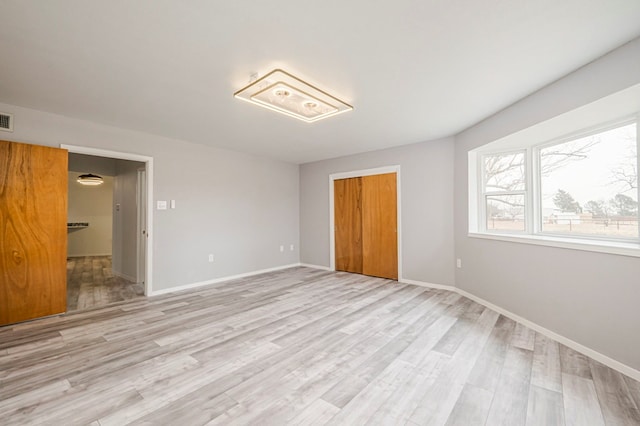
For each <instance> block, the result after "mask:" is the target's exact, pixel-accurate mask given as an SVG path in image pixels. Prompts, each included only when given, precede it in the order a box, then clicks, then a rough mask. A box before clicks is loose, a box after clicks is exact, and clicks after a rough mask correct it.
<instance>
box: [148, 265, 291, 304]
mask: <svg viewBox="0 0 640 426" xmlns="http://www.w3.org/2000/svg"><path fill="white" fill-rule="evenodd" d="M296 266H300V264H299V263H291V264H289V265H283V266H276V267H274V268H267V269H260V270H258V271H251V272H245V273H242V274H237V275H229V276H226V277H220V278H214V279H212V280H206V281H200V282H195V283H191V284H184V285H180V286H176V287H171V288H165V289H162V290H153V289H151V290H150V291H149V294H148V296H159V295H161V294H168V293H175V292H177V291H183V290H190V289H194V288H198V287H204V286H207V285H211V284H218V283H221V282H224V281H230V280H235V279H238V278H246V277H251V276H253V275H260V274H264V273H267V272H274V271H280V270H282V269H289V268H295V267H296Z"/></svg>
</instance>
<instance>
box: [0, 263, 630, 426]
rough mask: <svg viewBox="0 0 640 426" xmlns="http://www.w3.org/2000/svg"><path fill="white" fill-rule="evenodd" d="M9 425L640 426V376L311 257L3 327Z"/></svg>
mask: <svg viewBox="0 0 640 426" xmlns="http://www.w3.org/2000/svg"><path fill="white" fill-rule="evenodd" d="M105 267H108V264H107V263H105V262H103V261H99V262H94V261H91V262H83V263H82V268H81V270H78V271H77V272H74V273H75V274H76V277H79V278H78V279H81V280H82V279H88V276H89V275H88V274H89V273H91V274H94V273H95V274H99V273H100V271H101V270H102V271H104V270H105ZM77 268H80V266H77ZM77 268H76V266H74V268H73V270H74V271H75V270H76V269H77ZM83 277H84V278H83ZM110 279H112V277H110V276H109V273H108V272H107V273H106V274H105V275H104V280H103V282H104V283H106V282H107V281H108V280H110ZM74 294H76V293H74ZM101 297H102V296H101ZM0 424H3V425H24V424H65V425H86V424H91V425H97V426H105V425H125V424H138V425H163V424H166V425H174V424H184V425H204V424H207V425H216V424H218V425H244V424H259V425H325V424H327V425H340V424H342V425H359V424H360V425H364V424H367V425H390V424H393V425H465V426H467V425H502V424H505V425H526V426H534V425H544V426H547V425H605V424H606V425H618V424H620V425H640V383H638V382H637V381H635V380H633V379H631V378H629V377H625V376H623V375H622V374H620V373H618V372H616V371H614V370H611V369H609V368H608V367H606V366H604V365H602V364H600V363H598V362H596V361H594V360H592V359H590V358H588V357H586V356H585V355H583V354H580V353H578V352H575V351H573V350H572V349H569V348H567V347H565V346H563V345H561V344H559V343H557V342H555V341H552V340H550V339H549V338H547V337H545V336H542V335H540V334H538V333H536V332H535V331H533V330H531V329H528V328H526V327H524V326H522V325H521V324H517V323H515V322H514V321H512V320H511V319H509V318H506V317H504V316H502V315H500V314H498V313H496V312H494V311H492V310H490V309H488V308H485V307H484V306H481V305H479V304H477V303H475V302H473V301H471V300H469V299H467V298H464V297H461V296H460V295H458V294H456V293H452V292H448V291H445V290H436V289H428V288H423V287H417V286H412V285H407V284H399V283H397V282H393V281H389V280H384V279H379V278H373V277H366V276H362V275H353V274H347V273H340V272H338V273H336V272H327V271H319V270H314V269H309V268H303V267H299V268H292V269H288V270H284V271H278V272H272V273H269V274H263V275H260V276H255V277H250V278H246V279H239V280H233V281H227V282H224V283H219V284H216V285H212V286H208V287H204V288H201V289H197V290H192V291H186V292H179V293H174V294H168V295H163V296H157V297H153V298H134V299H131V300H129V301H126V302H121V303H117V304H111V305H107V306H104V307H101V308H98V307H94V308H92V309H89V310H82V311H78V312H74V313H69V314H66V315H61V316H57V317H50V318H44V319H41V320H36V321H31V322H28V323H23V324H16V325H13V326H6V327H0Z"/></svg>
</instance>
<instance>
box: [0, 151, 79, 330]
mask: <svg viewBox="0 0 640 426" xmlns="http://www.w3.org/2000/svg"><path fill="white" fill-rule="evenodd" d="M67 158H68V153H67V151H66V150H63V149H57V148H49V147H44V146H37V145H27V144H21V143H15V142H6V141H0V325H3V324H11V323H15V322H19V321H25V320H29V319H33V318H38V317H42V316H47V315H53V314H58V313H62V312H65V311H66V297H67V296H66V288H67V283H66V269H67V268H66V256H67V227H66V223H67Z"/></svg>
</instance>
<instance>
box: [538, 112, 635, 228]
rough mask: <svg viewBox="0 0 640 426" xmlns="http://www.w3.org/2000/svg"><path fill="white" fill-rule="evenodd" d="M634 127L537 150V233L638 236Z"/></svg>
mask: <svg viewBox="0 0 640 426" xmlns="http://www.w3.org/2000/svg"><path fill="white" fill-rule="evenodd" d="M636 127H637V126H636V123H631V124H626V125H623V126H620V127H616V128H613V129H610V130H606V131H602V132H598V133H596V134H593V135H590V136H587V137H582V138H578V139H574V140H570V141H567V142H563V143H559V144H556V145H552V146H547V147H544V148H541V149H540V150H539V156H540V160H539V164H540V172H539V173H540V197H541V201H540V204H541V208H542V215H541V219H542V221H541V222H542V223H541V231H542V232H545V233H553V234H564V235H585V236H586V235H589V236H594V237H605V238H621V239H625V238H638V175H637V169H638V168H637V164H638V151H637V137H636V132H637V128H636Z"/></svg>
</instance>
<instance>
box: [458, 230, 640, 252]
mask: <svg viewBox="0 0 640 426" xmlns="http://www.w3.org/2000/svg"><path fill="white" fill-rule="evenodd" d="M468 236H469V237H471V238H481V239H485V240H497V241H509V242H512V243H521V244H534V245H538V246H548V247H559V248H565V249H571V250H583V251H592V252H598V253H608V254H617V255H621V256H631V257H640V244H638V243H631V242H629V243H626V242H613V241H596V240H585V239H577V238H562V237H555V236H554V237H552V236H546V235H545V236H541V235H514V234H497V233H496V234H494V233H478V232H469V234H468Z"/></svg>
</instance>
